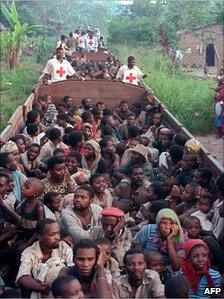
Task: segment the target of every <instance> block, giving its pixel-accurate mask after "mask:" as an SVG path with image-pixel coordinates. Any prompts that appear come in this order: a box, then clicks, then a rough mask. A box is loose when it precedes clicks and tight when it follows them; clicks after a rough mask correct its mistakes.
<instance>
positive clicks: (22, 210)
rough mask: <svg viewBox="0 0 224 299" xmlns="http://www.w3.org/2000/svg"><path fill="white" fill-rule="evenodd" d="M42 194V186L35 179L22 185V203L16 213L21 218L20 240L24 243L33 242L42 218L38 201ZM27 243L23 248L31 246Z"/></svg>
mask: <svg viewBox="0 0 224 299" xmlns="http://www.w3.org/2000/svg"><path fill="white" fill-rule="evenodd" d="M43 193H44V184H43V183H42V181H41V180H39V179H37V178H29V179H28V180H27V181H26V182H25V184H24V185H23V188H22V191H21V194H22V198H23V202H22V203H21V205H20V206H18V208H17V212H18V213H19V215H20V216H21V229H22V238H23V239H25V240H26V241H28V240H29V241H30V240H31V239H32V240H33V237H34V235H35V232H36V225H37V222H38V221H39V220H41V219H43V218H44V207H43V205H42V204H41V203H40V201H39V197H40V196H41V195H42V194H43ZM30 242H31V241H30ZM27 243H28V244H24V247H25V245H27V246H29V245H31V244H32V242H31V244H30V243H29V242H27ZM27 246H26V247H27Z"/></svg>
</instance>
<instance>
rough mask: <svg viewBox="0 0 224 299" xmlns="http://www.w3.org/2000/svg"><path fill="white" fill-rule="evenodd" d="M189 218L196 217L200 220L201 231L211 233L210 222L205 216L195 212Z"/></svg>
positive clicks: (211, 226)
mask: <svg viewBox="0 0 224 299" xmlns="http://www.w3.org/2000/svg"><path fill="white" fill-rule="evenodd" d="M191 216H196V217H197V218H198V219H199V220H200V222H201V226H202V229H203V230H204V231H211V230H212V229H213V225H212V223H211V221H209V220H208V219H207V215H206V214H204V213H202V212H201V211H196V212H194V213H193V214H191Z"/></svg>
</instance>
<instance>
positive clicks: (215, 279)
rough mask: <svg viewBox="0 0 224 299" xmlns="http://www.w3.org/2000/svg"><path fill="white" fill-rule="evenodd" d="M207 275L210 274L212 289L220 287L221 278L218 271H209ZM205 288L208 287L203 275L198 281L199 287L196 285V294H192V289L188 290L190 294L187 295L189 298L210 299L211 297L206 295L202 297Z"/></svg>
mask: <svg viewBox="0 0 224 299" xmlns="http://www.w3.org/2000/svg"><path fill="white" fill-rule="evenodd" d="M180 273H181V274H182V275H183V272H182V271H181V270H180ZM208 273H209V274H210V276H211V277H212V279H213V282H214V287H216V288H217V287H221V285H222V278H221V275H220V274H219V272H218V271H216V270H213V269H209V270H208ZM206 287H208V280H207V278H206V276H205V275H203V276H202V278H201V279H200V282H199V285H198V292H197V293H195V292H193V290H192V289H190V294H189V298H211V297H212V295H211V296H208V295H207V294H205V295H204V291H205V289H206Z"/></svg>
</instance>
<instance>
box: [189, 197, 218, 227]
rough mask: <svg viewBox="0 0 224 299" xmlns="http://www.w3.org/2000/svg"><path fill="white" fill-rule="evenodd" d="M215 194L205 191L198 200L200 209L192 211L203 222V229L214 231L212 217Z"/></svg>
mask: <svg viewBox="0 0 224 299" xmlns="http://www.w3.org/2000/svg"><path fill="white" fill-rule="evenodd" d="M212 206H213V195H211V194H210V193H205V194H204V195H202V196H201V198H199V200H198V211H196V212H194V213H192V214H191V215H192V216H196V217H198V219H199V220H200V222H201V225H202V229H203V231H212V229H213V225H212V222H211V221H210V219H211V218H212V216H213V212H212Z"/></svg>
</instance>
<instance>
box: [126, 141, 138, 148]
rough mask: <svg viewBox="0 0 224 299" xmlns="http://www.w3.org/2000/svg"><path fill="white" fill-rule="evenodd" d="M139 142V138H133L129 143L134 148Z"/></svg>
mask: <svg viewBox="0 0 224 299" xmlns="http://www.w3.org/2000/svg"><path fill="white" fill-rule="evenodd" d="M138 144H139V141H138V140H134V139H132V140H131V141H130V143H129V145H128V147H129V148H134V147H135V146H136V145H138Z"/></svg>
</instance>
